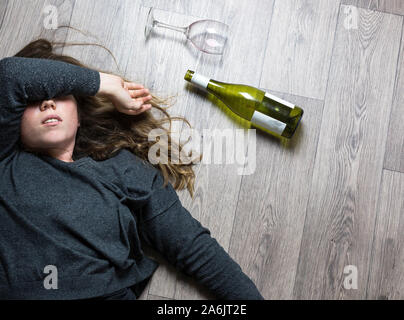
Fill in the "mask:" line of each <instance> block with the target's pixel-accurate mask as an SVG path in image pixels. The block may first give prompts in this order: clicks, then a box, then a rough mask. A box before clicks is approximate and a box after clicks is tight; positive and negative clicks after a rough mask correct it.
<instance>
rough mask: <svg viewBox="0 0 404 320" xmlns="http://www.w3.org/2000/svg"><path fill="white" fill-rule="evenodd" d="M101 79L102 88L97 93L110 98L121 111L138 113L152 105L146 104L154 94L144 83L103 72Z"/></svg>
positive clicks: (132, 113) (129, 113)
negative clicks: (129, 80)
mask: <svg viewBox="0 0 404 320" xmlns="http://www.w3.org/2000/svg"><path fill="white" fill-rule="evenodd" d="M100 79H101V83H100V89H99V91H98V93H97V94H96V95H97V96H100V97H105V98H107V99H109V100H110V101H111V102H112V104H113V105H114V106H115V108H116V109H117V110H118V111H119V112H121V113H125V114H128V115H138V114H141V113H142V112H145V111H147V110H149V109H150V108H151V107H152V106H151V104H146V103H147V102H149V101H150V100H151V99H152V96H151V95H150V92H149V90H148V89H145V88H144V87H143V86H142V85H140V84H136V83H133V82H126V81H124V80H123V79H122V78H121V77H119V76H115V75H111V74H107V73H102V72H100Z"/></svg>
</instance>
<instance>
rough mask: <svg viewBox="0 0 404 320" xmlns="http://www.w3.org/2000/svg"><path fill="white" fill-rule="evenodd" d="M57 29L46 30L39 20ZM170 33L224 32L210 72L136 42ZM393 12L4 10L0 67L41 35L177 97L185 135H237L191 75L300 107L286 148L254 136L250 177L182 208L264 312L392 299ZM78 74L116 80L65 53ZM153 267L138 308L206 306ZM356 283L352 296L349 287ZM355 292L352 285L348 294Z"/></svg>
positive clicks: (303, 7)
mask: <svg viewBox="0 0 404 320" xmlns="http://www.w3.org/2000/svg"><path fill="white" fill-rule="evenodd" d="M48 4H51V5H54V6H56V8H57V10H58V11H57V12H58V24H59V25H71V26H73V27H76V28H79V29H80V30H83V31H87V32H89V33H90V34H91V35H92V36H84V35H82V34H80V33H78V32H76V31H74V30H70V29H66V28H64V29H59V30H58V31H56V32H55V31H54V30H47V29H45V28H44V24H43V22H44V20H45V19H46V16H47V15H48V14H46V13H43V12H42V10H43V8H44V7H46V5H48ZM150 6H153V7H155V8H156V9H157V10H156V18H157V19H158V20H161V21H164V22H167V23H172V24H175V25H179V26H186V25H188V24H190V23H191V22H193V21H195V20H198V19H203V18H211V19H217V20H221V21H223V22H225V23H227V24H229V25H230V27H231V30H232V35H231V38H230V41H229V48H228V50H227V51H226V53H225V55H224V56H223V57H217V56H209V55H206V54H203V53H200V52H198V51H197V50H196V49H195V48H194V47H193V46H192V45H191V44H190V43H189V42H186V41H185V39H184V38H183V37H182V35H181V34H177V33H175V32H173V31H171V30H160V31H159V34H158V35H154V36H153V37H151V38H150V39H149V40H148V41H147V42H146V41H145V39H144V36H143V29H144V24H145V19H146V13H147V12H148V8H149V7H150ZM403 16H404V1H402V0H248V1H247V0H228V1H227V0H226V1H215V0H200V1H190V0H178V1H163V0H143V1H142V0H137V1H134V0H97V1H88V0H54V1H49V0H46V1H45V0H35V1H34V0H2V1H1V2H0V28H1V29H0V43H1V47H0V51H1V52H0V56H1V57H5V56H11V55H13V54H15V53H16V52H17V51H18V50H19V49H20V48H21V47H22V46H23V45H25V44H26V43H28V42H29V41H30V40H32V39H34V38H37V37H38V36H39V35H42V36H44V37H47V38H48V39H52V40H53V39H58V40H61V41H64V40H66V41H90V42H97V43H101V44H103V45H106V46H107V47H108V48H109V49H111V50H112V52H113V53H114V55H115V57H116V58H117V62H118V65H119V69H120V70H121V71H122V74H124V75H125V76H127V77H129V78H131V79H132V80H134V81H139V82H141V83H143V84H144V85H145V86H147V87H148V88H149V89H150V90H151V91H152V92H153V93H155V94H158V95H162V96H168V95H173V94H178V97H177V100H176V104H175V105H174V107H172V108H171V109H170V113H171V114H172V115H181V116H185V117H186V118H187V119H189V120H190V122H191V124H192V125H193V127H194V128H196V129H198V130H200V131H202V130H203V129H215V128H218V129H225V128H232V129H238V128H241V127H242V126H241V124H240V123H238V122H235V121H234V120H233V118H231V117H229V116H228V115H227V114H226V113H225V112H223V111H222V110H221V109H220V108H218V107H217V106H216V105H214V104H212V102H210V101H209V100H208V99H206V98H205V97H204V96H203V95H201V94H198V93H197V92H196V91H195V90H189V87H188V86H187V85H186V83H185V81H184V80H183V78H184V75H185V72H186V71H187V70H188V69H191V70H196V71H198V72H199V73H202V74H205V75H207V76H210V77H211V78H214V79H217V80H221V81H226V82H232V83H243V84H249V85H252V86H255V87H259V88H262V89H265V90H266V91H269V92H271V93H274V94H277V95H279V96H280V97H283V98H285V99H287V100H289V101H291V102H293V103H294V104H297V105H299V106H301V107H302V108H303V109H304V111H305V115H304V118H303V122H302V125H301V126H300V127H299V129H298V131H297V133H296V136H295V137H294V138H293V139H292V140H291V141H289V142H286V141H280V140H278V139H275V138H273V137H271V136H268V135H266V134H262V133H260V132H257V141H256V170H255V172H254V173H253V174H250V175H239V174H238V169H239V167H238V166H236V165H235V164H222V165H218V164H201V165H198V166H197V167H196V172H197V184H196V197H195V199H194V200H193V201H192V200H191V199H190V197H189V195H188V193H187V192H185V191H184V192H182V191H181V192H179V194H180V198H181V200H182V203H183V205H184V207H186V208H187V209H188V210H189V211H190V212H191V214H192V215H193V216H194V217H195V218H196V219H198V220H200V221H201V222H202V224H203V225H205V226H207V227H208V228H209V229H210V230H211V232H212V236H213V237H215V238H216V239H217V240H218V241H219V243H220V244H221V245H222V246H223V247H224V248H225V249H226V250H227V251H228V252H229V254H230V255H231V256H232V257H233V258H234V259H235V260H236V261H237V262H238V263H239V264H240V265H241V267H242V269H243V270H244V272H245V273H247V274H248V275H249V276H250V277H251V278H252V279H253V280H254V282H255V283H256V284H257V286H258V288H259V289H260V291H261V292H262V294H263V295H264V297H265V298H266V299H404V267H403V266H404V41H403ZM63 52H64V53H65V54H69V55H73V56H75V57H76V58H78V59H80V60H82V61H83V62H85V63H86V64H87V65H89V66H93V67H97V68H102V69H104V70H109V71H114V72H115V71H118V69H117V67H116V65H115V63H114V60H113V59H112V58H111V56H110V55H109V54H108V53H107V52H106V51H105V50H103V49H101V48H99V47H68V48H65V49H64V50H63ZM150 255H152V256H154V257H155V258H156V259H158V260H159V261H160V262H161V263H162V265H161V267H160V268H159V269H158V270H157V272H156V273H155V275H154V276H153V278H152V281H151V282H150V284H149V286H148V287H147V289H146V290H145V292H144V294H143V295H142V299H178V300H181V299H208V298H211V295H210V293H209V292H206V290H204V289H203V288H201V287H200V286H199V285H197V284H196V283H195V282H194V281H193V280H192V279H190V278H188V277H186V276H184V275H183V274H182V273H179V272H177V271H176V270H175V269H174V268H173V267H172V266H170V265H169V264H167V263H166V262H165V261H164V259H163V258H162V257H161V256H160V255H159V254H157V253H156V252H154V251H153V250H150ZM346 266H355V267H356V270H357V288H356V289H355V287H354V288H351V289H350V288H349V287H347V286H346V285H344V284H346V282H347V279H348V278H349V279H352V278H351V277H353V276H355V272H353V273H352V272H348V273H344V270H345V271H346V269H345V268H346ZM352 283H354V282H352Z"/></svg>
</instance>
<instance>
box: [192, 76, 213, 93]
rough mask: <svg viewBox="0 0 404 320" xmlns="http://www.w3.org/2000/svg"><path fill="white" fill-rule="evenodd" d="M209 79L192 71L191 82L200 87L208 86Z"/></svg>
mask: <svg viewBox="0 0 404 320" xmlns="http://www.w3.org/2000/svg"><path fill="white" fill-rule="evenodd" d="M209 81H210V79H209V78H207V77H205V76H202V75H200V74H197V73H194V74H193V76H192V79H191V83H193V84H195V85H197V86H198V87H200V88H201V89H205V90H206V88H207V87H208V84H209Z"/></svg>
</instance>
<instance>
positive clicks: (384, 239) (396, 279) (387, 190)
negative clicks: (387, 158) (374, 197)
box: [366, 170, 404, 300]
mask: <svg viewBox="0 0 404 320" xmlns="http://www.w3.org/2000/svg"><path fill="white" fill-rule="evenodd" d="M403 194H404V173H401V172H394V171H390V170H383V177H382V184H381V188H380V196H379V197H380V198H379V207H378V211H377V217H376V227H375V232H374V240H373V251H372V261H371V264H370V272H369V283H368V286H367V296H366V299H372V300H376V299H383V300H385V299H389V300H403V299H404V273H403V269H402V266H403V264H404V237H403V234H404V216H403V212H404V197H403Z"/></svg>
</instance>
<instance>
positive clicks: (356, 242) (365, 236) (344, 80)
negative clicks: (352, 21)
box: [293, 6, 403, 299]
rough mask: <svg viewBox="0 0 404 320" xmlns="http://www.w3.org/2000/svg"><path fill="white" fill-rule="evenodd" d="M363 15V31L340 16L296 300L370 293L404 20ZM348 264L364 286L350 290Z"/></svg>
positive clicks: (365, 12) (362, 12)
mask: <svg viewBox="0 0 404 320" xmlns="http://www.w3.org/2000/svg"><path fill="white" fill-rule="evenodd" d="M344 10H345V6H341V12H344ZM358 12H359V19H358V29H348V30H347V29H346V28H345V25H344V17H343V15H341V14H340V19H339V21H338V29H337V36H336V40H335V41H336V43H335V49H334V53H333V57H332V65H331V70H330V75H329V77H330V78H329V86H328V91H327V95H326V100H325V105H324V112H323V120H322V126H321V131H320V139H319V144H318V149H317V157H316V163H315V167H314V174H313V182H312V185H311V193H310V197H309V203H308V208H307V214H306V221H305V225H304V231H303V237H302V243H301V251H300V257H299V264H298V269H297V274H296V280H295V287H294V295H293V297H294V298H295V299H344V298H348V299H350V298H353V299H363V298H365V296H366V289H365V288H366V285H367V279H368V276H369V265H370V256H371V250H372V239H373V232H374V227H375V217H376V210H377V198H378V197H377V196H378V194H379V190H380V181H381V175H382V168H383V157H384V152H385V146H386V140H387V130H388V120H389V115H390V111H391V106H392V97H393V90H394V82H395V74H396V65H397V57H398V53H399V44H400V36H401V29H402V23H403V21H402V18H401V17H399V16H396V15H390V14H384V13H381V12H377V11H370V10H364V9H359V11H358ZM347 265H354V266H356V267H357V269H358V283H359V288H358V290H346V289H344V287H343V280H344V276H345V274H344V268H345V266H347Z"/></svg>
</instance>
